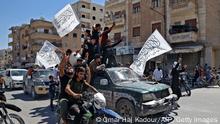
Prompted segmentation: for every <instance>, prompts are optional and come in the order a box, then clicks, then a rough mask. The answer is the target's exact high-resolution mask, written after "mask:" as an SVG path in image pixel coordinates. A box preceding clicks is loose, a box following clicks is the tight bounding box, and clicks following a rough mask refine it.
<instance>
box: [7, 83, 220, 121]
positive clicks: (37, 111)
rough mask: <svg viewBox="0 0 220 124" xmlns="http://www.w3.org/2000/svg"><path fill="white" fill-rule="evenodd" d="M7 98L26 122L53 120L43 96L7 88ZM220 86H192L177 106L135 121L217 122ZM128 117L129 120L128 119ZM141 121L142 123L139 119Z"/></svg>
mask: <svg viewBox="0 0 220 124" xmlns="http://www.w3.org/2000/svg"><path fill="white" fill-rule="evenodd" d="M6 96H7V98H8V102H10V103H14V104H16V105H17V106H19V107H21V108H23V111H22V113H20V115H21V116H22V117H23V118H24V119H25V122H26V124H55V120H56V118H55V113H54V112H52V111H50V109H49V106H48V105H49V100H48V99H47V97H42V98H40V99H39V100H33V99H32V98H31V97H30V96H28V95H24V94H23V91H22V90H14V91H8V92H6ZM219 98H220V88H218V87H212V88H200V89H194V90H192V96H191V97H182V98H181V99H180V101H179V105H180V106H181V107H180V108H179V109H178V110H175V111H174V112H171V113H169V114H168V115H166V116H165V115H157V116H153V117H147V118H142V120H141V119H139V120H137V121H138V122H141V121H142V122H155V123H165V122H166V123H172V124H190V123H191V124H219V123H220V99H219ZM128 121H129V120H128ZM138 124H141V123H138Z"/></svg>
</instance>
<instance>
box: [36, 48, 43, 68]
mask: <svg viewBox="0 0 220 124" xmlns="http://www.w3.org/2000/svg"><path fill="white" fill-rule="evenodd" d="M35 65H38V66H39V67H43V64H42V63H41V62H40V61H39V54H38V52H37V54H36V59H35Z"/></svg>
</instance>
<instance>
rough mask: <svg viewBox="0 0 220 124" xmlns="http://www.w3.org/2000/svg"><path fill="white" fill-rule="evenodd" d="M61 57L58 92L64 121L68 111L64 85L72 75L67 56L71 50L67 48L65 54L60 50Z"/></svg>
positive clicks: (65, 123)
mask: <svg viewBox="0 0 220 124" xmlns="http://www.w3.org/2000/svg"><path fill="white" fill-rule="evenodd" d="M62 54H63V59H62V60H61V63H60V64H59V72H60V73H59V76H60V94H59V105H60V116H61V118H62V119H63V121H64V124H67V122H66V116H67V111H68V94H67V93H66V92H65V88H66V85H67V84H68V82H69V80H70V79H71V78H72V77H73V67H72V65H71V64H70V62H69V57H70V55H71V54H72V50H70V49H68V50H67V51H66V54H65V53H64V52H62Z"/></svg>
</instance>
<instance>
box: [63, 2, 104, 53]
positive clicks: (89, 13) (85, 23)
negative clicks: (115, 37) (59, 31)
mask: <svg viewBox="0 0 220 124" xmlns="http://www.w3.org/2000/svg"><path fill="white" fill-rule="evenodd" d="M72 8H73V9H74V10H75V12H76V13H77V15H78V17H79V20H80V25H78V26H77V27H76V28H75V29H74V30H73V31H72V32H70V33H69V34H67V35H66V36H64V37H63V38H62V44H63V48H64V49H65V50H66V49H72V50H73V51H74V50H78V49H80V48H81V44H82V42H83V37H84V31H85V30H90V31H92V30H91V29H92V26H93V25H95V24H97V23H99V24H101V25H102V26H104V11H105V10H104V6H102V5H99V4H95V3H92V2H91V0H79V1H78V2H76V3H74V4H72Z"/></svg>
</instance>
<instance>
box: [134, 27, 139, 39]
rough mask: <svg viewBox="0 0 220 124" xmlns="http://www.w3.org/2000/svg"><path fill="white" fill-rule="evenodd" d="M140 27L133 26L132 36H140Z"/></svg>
mask: <svg viewBox="0 0 220 124" xmlns="http://www.w3.org/2000/svg"><path fill="white" fill-rule="evenodd" d="M140 30H141V28H140V27H134V28H133V37H137V36H140V32H141V31H140Z"/></svg>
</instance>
